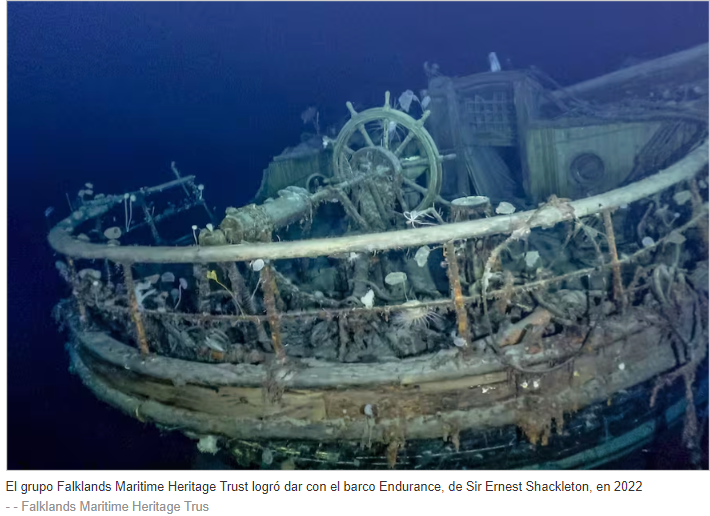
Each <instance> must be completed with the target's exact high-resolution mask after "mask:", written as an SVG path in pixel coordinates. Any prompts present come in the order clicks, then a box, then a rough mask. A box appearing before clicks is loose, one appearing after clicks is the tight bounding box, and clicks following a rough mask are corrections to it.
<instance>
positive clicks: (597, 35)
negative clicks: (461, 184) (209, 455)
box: [7, 2, 708, 469]
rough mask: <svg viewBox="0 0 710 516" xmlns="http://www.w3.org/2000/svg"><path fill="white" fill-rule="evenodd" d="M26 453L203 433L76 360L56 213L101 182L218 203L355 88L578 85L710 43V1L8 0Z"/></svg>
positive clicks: (16, 367) (133, 456)
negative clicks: (118, 396) (109, 387)
mask: <svg viewBox="0 0 710 516" xmlns="http://www.w3.org/2000/svg"><path fill="white" fill-rule="evenodd" d="M7 9H8V48H9V54H8V116H9V121H8V134H9V137H8V140H9V141H8V161H9V163H8V166H9V174H8V176H9V177H8V220H9V228H8V247H9V260H8V282H9V285H8V286H9V294H8V296H9V298H8V321H9V340H8V355H9V360H8V373H9V375H8V376H9V385H8V393H9V394H8V398H9V413H8V416H9V418H8V419H9V442H8V451H9V464H8V466H9V467H10V468H46V469H48V468H144V467H147V468H171V467H190V465H191V464H192V460H193V448H194V445H193V444H192V443H190V442H189V441H188V440H187V439H183V438H179V437H169V438H159V437H158V432H157V430H155V429H154V428H152V427H150V426H145V425H142V424H140V423H139V422H137V421H134V420H131V419H129V418H127V417H124V416H122V415H120V414H119V413H118V412H116V411H114V410H113V409H111V408H108V407H107V406H105V405H104V404H102V403H100V402H98V401H96V400H95V399H94V398H93V397H92V396H91V395H90V394H89V392H88V391H87V390H86V389H84V388H83V387H82V386H81V385H80V383H79V381H78V380H77V379H76V378H75V377H71V376H70V375H69V373H68V371H67V364H68V360H67V357H66V355H65V354H64V352H63V349H62V346H63V342H64V340H63V338H62V336H60V335H59V334H58V333H57V331H56V329H55V327H54V326H53V324H52V323H51V320H50V317H49V313H50V310H51V306H52V304H53V303H54V302H55V301H56V300H57V299H59V297H60V296H62V295H64V294H65V293H66V292H65V290H64V287H63V285H61V283H60V280H59V279H58V278H57V277H56V276H57V275H56V272H55V270H54V261H55V258H54V257H53V256H52V252H51V250H50V249H49V247H48V246H47V245H46V243H45V236H46V224H45V220H44V216H43V212H44V209H45V208H46V207H48V206H50V205H51V206H55V207H56V210H57V213H59V214H61V215H62V216H64V214H66V212H67V210H68V208H67V207H66V202H65V198H64V194H65V192H70V193H76V192H77V191H78V190H79V189H81V188H82V186H83V184H84V183H85V182H87V181H90V182H93V183H94V185H95V188H96V191H97V192H104V193H120V192H124V191H127V190H134V189H136V188H138V187H140V186H145V185H150V184H155V183H159V182H162V181H165V180H169V179H170V178H171V172H170V168H169V164H170V162H171V161H172V160H175V161H177V163H178V165H179V167H180V169H181V171H182V172H183V173H185V174H197V175H198V177H199V180H200V181H201V182H204V183H205V185H206V186H207V188H206V191H205V192H206V196H207V197H208V199H209V200H210V203H211V204H214V205H216V206H218V210H217V214H218V215H221V214H222V213H223V209H224V207H226V206H227V205H238V204H241V203H244V202H246V201H248V200H249V199H250V198H251V197H252V196H253V195H254V194H255V192H256V190H257V188H258V185H259V182H260V180H261V172H262V170H263V169H264V168H265V167H266V166H267V164H268V162H269V160H270V158H271V157H272V156H273V155H275V154H279V153H280V152H281V151H282V150H283V148H284V147H286V146H288V145H293V144H296V143H298V141H299V134H300V132H301V131H302V130H303V129H304V128H303V126H302V123H301V119H300V116H299V115H300V113H301V112H302V111H303V110H304V109H305V108H306V107H308V106H310V105H317V106H318V107H319V109H320V112H321V120H322V124H323V125H326V124H330V123H335V122H337V121H338V120H339V119H341V118H342V117H344V116H345V115H346V114H347V113H346V109H345V101H346V100H351V101H353V102H355V103H358V104H360V105H364V106H366V107H369V106H371V105H374V104H378V105H379V104H381V103H382V100H383V93H384V91H385V90H388V89H389V90H391V91H392V92H393V94H399V93H400V92H402V91H404V90H405V89H413V90H415V91H417V90H418V89H420V88H422V87H425V86H426V79H425V77H424V74H423V71H422V63H423V62H424V61H430V62H438V63H439V64H440V66H441V70H442V72H443V73H445V74H448V75H466V74H469V73H474V72H479V71H485V70H486V68H487V66H488V65H487V55H488V53H489V52H490V51H496V52H497V54H498V56H499V58H500V60H501V62H502V63H503V66H504V67H505V66H506V64H507V62H508V60H510V61H511V62H512V64H513V65H514V66H515V67H519V68H523V67H527V66H529V65H536V66H538V67H540V68H542V69H543V70H545V71H546V72H548V73H549V74H550V75H552V76H553V77H555V78H556V79H557V80H558V81H559V82H560V83H562V84H571V83H574V82H578V81H581V80H584V79H587V78H591V77H594V76H596V75H600V74H602V73H605V72H609V71H612V70H614V69H616V68H617V67H618V66H619V65H620V64H621V63H622V62H623V61H624V59H626V58H628V57H631V56H634V57H638V58H652V57H657V56H660V55H664V54H668V53H671V52H674V51H677V50H682V49H685V48H688V47H691V46H694V45H697V44H700V43H703V42H705V41H707V38H708V6H707V4H705V3H681V2H668V3H656V2H653V3H637V2H633V3H607V2H603V3H576V2H575V3H574V4H561V3H557V2H555V3H549V4H537V3H527V2H526V3H495V4H493V3H491V4H488V3H476V4H460V3H457V4H445V3H441V2H437V3H435V4H434V3H417V4H410V3H396V4H395V3H392V4H374V3H367V4H364V3H363V4H344V3H337V4H321V3H319V4H281V3H272V4H224V3H219V4H209V3H200V4H188V3H183V4H167V3H162V2H161V3H155V4H148V3H140V4H139V3H131V4H120V3H118V4H116V3H110V4H98V3H97V4H86V3H68V4H45V3H42V4H39V3H38V4H19V3H10V4H8V7H7Z"/></svg>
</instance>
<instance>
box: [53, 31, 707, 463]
mask: <svg viewBox="0 0 710 516" xmlns="http://www.w3.org/2000/svg"><path fill="white" fill-rule="evenodd" d="M426 72H427V75H428V80H429V82H428V85H427V89H426V91H423V92H421V94H420V95H419V96H416V95H414V94H413V93H412V92H411V91H408V92H405V93H404V94H402V95H401V96H399V97H397V98H396V99H395V98H394V97H391V96H390V94H389V92H388V93H386V94H385V96H384V102H383V104H382V105H381V107H373V108H370V109H367V110H364V111H357V110H356V109H355V108H354V107H353V106H352V105H351V104H350V103H348V104H347V108H348V111H349V115H350V119H349V121H347V123H345V124H344V126H342V128H340V130H339V131H338V132H337V133H331V135H330V136H325V135H323V134H320V129H319V127H318V125H317V123H316V124H314V126H315V129H316V132H315V134H312V135H310V137H309V138H306V139H304V143H303V144H302V145H300V146H299V147H298V148H296V149H291V150H289V151H287V152H285V153H284V154H282V155H281V156H278V157H276V158H274V160H273V162H272V163H270V164H269V166H268V168H267V169H266V170H265V172H264V179H263V183H262V186H261V188H260V190H259V192H258V193H257V195H256V199H255V200H256V202H254V203H253V204H249V205H247V206H242V207H230V208H227V209H226V213H225V215H224V216H223V217H222V218H221V220H219V219H218V218H217V217H216V215H215V213H214V210H212V209H210V207H209V205H208V204H207V203H206V197H207V195H208V192H209V187H208V188H205V187H204V186H203V185H201V184H198V182H197V180H196V178H195V177H194V176H190V175H183V174H181V172H180V170H179V169H178V167H177V165H176V164H173V165H172V172H173V174H174V176H173V177H171V178H170V179H171V180H170V181H168V182H166V183H163V184H160V185H156V186H151V187H145V188H140V189H138V190H135V191H132V192H128V193H125V194H120V195H100V194H96V193H95V192H94V187H93V185H90V184H87V185H86V188H85V189H83V190H82V191H81V192H79V195H78V196H77V198H76V199H75V200H74V202H73V203H71V204H72V209H73V212H72V213H71V214H70V215H69V216H68V217H66V218H65V219H63V220H61V221H59V222H58V223H57V224H56V225H55V226H54V227H53V228H52V229H51V231H50V233H49V236H48V238H49V243H50V245H51V246H52V247H53V248H54V250H55V251H56V252H57V253H58V254H59V255H60V258H61V259H60V260H59V261H57V263H56V266H57V269H58V271H59V273H60V274H61V275H62V276H63V277H64V279H65V280H66V281H67V284H68V285H69V287H70V292H71V295H69V296H68V297H67V298H66V299H64V300H61V301H60V302H59V303H58V304H57V306H56V309H55V313H54V315H55V317H56V319H57V321H58V323H59V324H60V325H61V326H62V327H63V329H65V330H66V331H67V334H68V344H67V350H68V354H69V357H70V361H71V370H72V371H73V372H74V373H75V374H77V375H78V376H79V377H80V378H81V380H82V382H83V383H84V384H85V385H86V387H88V388H89V389H90V390H91V391H93V393H94V394H95V395H96V396H97V397H98V398H100V399H101V400H104V401H105V402H107V403H109V404H111V405H112V406H114V407H116V408H118V409H119V410H121V411H123V412H124V413H125V414H126V415H128V416H129V417H133V418H136V419H138V420H140V421H143V422H146V423H150V424H154V425H158V426H160V427H161V428H163V429H166V430H172V431H179V432H183V433H184V434H186V435H188V436H189V437H191V438H193V439H195V440H196V441H197V446H198V448H199V449H200V450H202V451H205V452H211V453H219V454H220V456H223V457H225V458H228V459H229V460H231V461H234V463H235V464H236V465H239V466H241V467H263V468H339V469H342V468H358V467H359V468H380V467H381V468H387V467H397V468H464V467H465V468H489V469H490V468H524V467H538V468H539V467H542V468H589V467H594V466H597V465H600V464H604V463H606V462H608V461H610V460H613V459H615V458H617V457H620V456H623V455H624V454H626V453H629V452H630V451H632V450H634V449H637V448H639V447H641V446H643V445H645V444H646V443H648V442H650V441H651V440H652V439H653V438H654V435H655V433H656V432H657V431H658V430H659V429H660V428H662V427H666V426H671V425H674V424H682V425H684V426H683V429H684V430H683V439H684V443H685V445H686V446H687V448H688V451H689V456H690V457H691V463H694V464H697V463H698V462H699V461H700V458H699V455H700V453H701V444H700V435H702V433H703V428H704V426H706V425H707V398H708V385H707V349H708V320H707V319H708V140H707V137H708V46H707V45H702V46H700V47H697V48H693V49H689V50H686V51H683V52H680V53H677V54H673V55H670V56H667V57H663V58H660V59H656V60H653V61H648V62H644V63H641V64H638V65H636V66H633V67H630V68H625V69H622V70H618V71H616V72H613V73H611V74H609V75H606V76H603V77H599V78H596V79H593V80H590V81H587V82H584V83H581V84H577V85H574V86H571V87H566V88H561V87H559V86H558V85H556V83H555V82H554V81H553V80H552V79H551V78H549V77H547V76H545V75H544V74H543V73H542V72H540V71H538V70H524V71H492V72H488V73H480V74H475V75H470V76H466V77H447V76H445V75H442V74H441V72H440V70H439V68H438V66H436V65H427V66H426ZM311 115H313V113H311ZM316 116H317V115H316ZM305 120H306V118H305V117H304V121H305ZM317 121H318V119H317V118H316V122H317ZM197 218H200V220H201V221H202V222H201V225H200V226H199V227H198V226H197V225H193V223H192V221H193V220H197ZM115 221H118V222H115Z"/></svg>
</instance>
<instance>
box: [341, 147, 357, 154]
mask: <svg viewBox="0 0 710 516" xmlns="http://www.w3.org/2000/svg"><path fill="white" fill-rule="evenodd" d="M343 152H347V153H348V154H350V155H351V156H352V155H353V154H355V151H354V150H352V149H351V148H350V147H348V146H347V145H343Z"/></svg>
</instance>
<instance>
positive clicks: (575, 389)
mask: <svg viewBox="0 0 710 516" xmlns="http://www.w3.org/2000/svg"><path fill="white" fill-rule="evenodd" d="M662 333H663V332H662V330H661V329H660V328H658V327H655V326H648V327H646V329H645V330H644V331H641V332H638V333H636V334H634V335H630V336H628V337H627V338H625V339H621V340H617V341H616V342H614V343H612V344H609V345H608V346H605V349H604V350H603V351H601V352H599V353H589V354H582V355H581V356H579V357H578V358H576V359H575V361H574V365H573V369H574V374H572V371H571V370H570V371H564V374H560V375H559V376H558V377H557V378H558V379H557V381H555V382H547V383H546V381H545V379H543V377H542V376H540V377H539V378H540V379H541V380H542V381H541V384H540V386H539V387H537V388H535V387H527V386H526V387H525V389H524V390H521V388H520V387H517V388H516V386H515V385H514V384H511V382H509V381H505V378H504V376H503V374H501V373H489V374H483V375H471V376H470V377H459V378H458V379H456V380H436V381H430V382H427V383H423V384H421V385H413V384H409V385H402V384H401V383H398V380H399V378H397V377H394V378H393V381H394V383H395V384H394V385H389V386H386V385H381V386H379V387H363V388H348V389H333V388H332V385H331V386H330V387H331V388H328V387H323V388H314V389H293V388H286V389H285V391H284V394H283V397H282V398H281V400H280V401H279V402H276V403H271V402H269V401H268V399H267V398H266V397H265V396H264V395H263V389H262V388H260V387H259V388H257V387H253V388H246V387H239V386H236V385H232V386H227V385H223V386H219V387H218V386H216V385H213V386H212V387H211V388H208V387H207V386H204V385H196V384H193V383H192V381H191V378H190V375H189V374H188V375H183V376H182V377H179V378H177V379H173V380H172V381H167V379H165V378H163V379H161V378H157V377H155V376H153V377H150V376H146V375H145V374H144V372H140V371H136V370H130V367H128V368H125V367H124V366H122V365H120V364H119V365H116V364H110V363H107V362H105V361H104V360H103V358H102V357H101V356H99V355H96V354H95V353H94V352H95V350H96V349H95V346H94V349H92V350H89V349H82V347H81V345H80V346H79V347H78V348H72V347H70V354H71V356H72V364H73V367H74V370H75V371H76V372H77V373H78V374H79V376H80V377H81V378H82V380H83V381H84V383H85V384H86V385H87V386H88V387H89V388H90V389H91V390H92V391H93V392H94V393H95V394H96V395H97V396H98V397H99V398H101V399H103V400H105V401H107V402H108V403H110V404H112V405H114V406H116V407H118V408H120V409H122V410H123V411H125V412H126V413H128V414H129V415H131V416H133V417H136V418H139V419H140V420H142V421H147V420H150V421H153V422H155V423H159V424H161V425H164V426H166V427H170V428H175V429H181V430H186V431H191V432H195V433H197V434H219V435H224V436H228V437H235V438H247V439H253V438H254V436H256V435H258V436H260V437H261V438H263V439H314V440H322V441H333V440H337V439H346V440H360V439H362V438H363V436H367V435H368V432H370V433H371V435H372V438H373V439H375V440H382V439H383V438H385V436H386V434H387V432H388V430H390V431H391V429H392V428H399V429H401V431H402V432H403V433H404V435H406V437H407V439H424V438H440V437H441V436H442V435H443V434H444V432H446V430H447V428H448V429H450V428H451V425H455V426H456V428H459V429H467V428H482V427H489V428H490V427H496V426H502V425H508V424H515V423H516V421H517V418H518V416H519V413H520V411H521V410H524V407H525V406H526V403H527V397H528V395H531V396H532V397H533V398H534V399H540V396H544V399H545V401H546V402H549V403H555V404H556V405H555V406H556V407H558V408H559V410H562V411H572V410H579V409H580V408H582V407H584V406H586V405H588V404H590V403H595V402H599V401H602V400H604V399H607V398H608V397H609V396H611V395H612V394H613V393H614V392H617V391H619V390H621V389H626V388H630V387H632V386H633V385H636V384H638V383H640V382H643V381H646V380H648V379H650V378H652V377H653V376H655V375H657V374H659V373H661V372H663V371H666V370H668V369H670V368H672V367H673V366H674V365H675V364H676V358H675V355H674V353H673V350H672V348H671V346H670V345H668V344H667V343H666V342H665V341H664V339H663V338H662ZM155 360H160V361H162V360H166V359H159V358H157V357H156V358H155ZM167 360H172V359H167ZM176 362H179V361H176ZM145 365H146V366H147V368H148V369H151V368H152V367H151V366H150V359H147V360H146V362H145ZM193 365H197V364H193ZM355 365H357V364H350V365H348V366H347V368H352V367H353V366H355ZM367 366H369V367H371V366H370V365H369V364H368V365H367ZM206 367H207V368H209V369H212V370H220V369H223V368H222V367H221V366H206ZM159 369H160V368H159ZM163 372H165V370H164V369H163ZM193 373H194V370H193ZM561 373H562V372H561ZM186 376H187V377H188V378H186ZM232 378H233V379H234V380H235V381H238V378H237V377H234V376H233V377H232ZM560 378H561V379H562V380H560ZM222 379H224V376H222ZM531 383H532V382H531ZM335 385H337V384H335ZM526 385H527V384H526ZM367 404H370V405H372V406H374V407H376V409H377V417H376V418H369V417H367V416H366V415H365V414H364V413H363V407H364V406H365V405H367Z"/></svg>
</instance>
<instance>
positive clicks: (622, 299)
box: [602, 210, 626, 311]
mask: <svg viewBox="0 0 710 516" xmlns="http://www.w3.org/2000/svg"><path fill="white" fill-rule="evenodd" d="M602 214H603V217H604V229H606V241H607V244H608V245H609V254H610V255H611V271H612V275H613V287H614V301H616V302H617V304H618V305H619V306H620V307H621V310H622V311H625V310H626V294H624V284H623V283H622V281H621V265H620V264H619V254H618V253H617V251H616V236H615V235H614V222H613V221H612V220H611V212H610V211H609V210H604V211H603V212H602Z"/></svg>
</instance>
